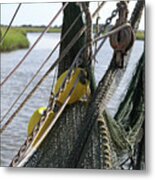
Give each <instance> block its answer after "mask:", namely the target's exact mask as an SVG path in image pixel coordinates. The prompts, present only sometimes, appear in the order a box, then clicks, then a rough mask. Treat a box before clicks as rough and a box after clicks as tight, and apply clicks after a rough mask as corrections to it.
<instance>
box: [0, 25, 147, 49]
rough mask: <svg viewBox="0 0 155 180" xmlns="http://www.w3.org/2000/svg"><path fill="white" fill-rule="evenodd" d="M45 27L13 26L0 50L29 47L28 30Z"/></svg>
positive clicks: (141, 35)
mask: <svg viewBox="0 0 155 180" xmlns="http://www.w3.org/2000/svg"><path fill="white" fill-rule="evenodd" d="M44 29H45V27H42V26H41V27H39V26H38V27H37V26H36V27H33V26H21V27H12V28H11V29H10V30H9V31H8V33H7V35H6V38H5V40H4V43H3V45H1V46H0V52H5V51H12V50H16V49H22V48H28V47H29V41H28V39H27V37H26V34H27V33H28V32H31V33H36V32H38V33H41V32H43V31H44ZM5 31H6V27H2V28H1V32H2V36H3V34H4V32H5ZM60 32H61V27H54V28H50V29H49V30H48V33H60ZM144 38H145V35H144V31H138V32H137V33H136V39H137V40H144Z"/></svg>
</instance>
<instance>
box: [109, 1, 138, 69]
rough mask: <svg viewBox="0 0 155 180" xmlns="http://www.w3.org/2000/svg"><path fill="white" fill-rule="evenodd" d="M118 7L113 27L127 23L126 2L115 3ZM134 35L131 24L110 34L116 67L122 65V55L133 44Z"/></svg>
mask: <svg viewBox="0 0 155 180" xmlns="http://www.w3.org/2000/svg"><path fill="white" fill-rule="evenodd" d="M117 6H118V9H119V18H118V19H117V21H116V24H115V26H114V27H113V29H115V28H117V27H118V26H120V25H122V24H124V23H127V15H128V10H127V3H126V2H124V1H121V2H120V3H118V4H117ZM134 40H135V35H134V32H133V30H132V27H131V26H128V27H126V28H124V29H122V30H120V31H118V32H116V33H114V34H112V35H111V36H110V45H111V46H112V48H113V49H114V55H113V61H114V64H115V66H116V67H118V68H123V67H124V56H125V55H126V53H127V51H128V50H129V49H130V48H131V47H132V46H133V43H134Z"/></svg>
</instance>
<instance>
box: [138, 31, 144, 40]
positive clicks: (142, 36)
mask: <svg viewBox="0 0 155 180" xmlns="http://www.w3.org/2000/svg"><path fill="white" fill-rule="evenodd" d="M136 39H137V40H144V39H145V34H144V31H138V32H137V33H136Z"/></svg>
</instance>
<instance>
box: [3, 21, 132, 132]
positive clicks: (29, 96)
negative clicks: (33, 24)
mask: <svg viewBox="0 0 155 180" xmlns="http://www.w3.org/2000/svg"><path fill="white" fill-rule="evenodd" d="M128 26H129V24H128V23H126V24H123V25H121V26H120V27H117V28H116V29H113V30H112V31H110V32H108V33H106V34H104V35H103V36H101V37H98V38H96V39H95V40H94V41H93V43H95V42H97V41H99V40H101V39H104V38H106V37H108V36H110V35H111V34H114V33H116V32H118V31H120V30H121V29H123V28H126V27H128ZM103 41H105V39H104V40H103ZM102 43H103V42H102ZM88 45H89V43H88V44H86V45H84V46H83V47H82V48H81V50H80V51H79V52H78V54H77V56H76V57H75V61H74V63H73V65H72V66H71V68H72V67H73V66H74V65H75V66H79V65H80V63H77V59H78V58H79V56H80V54H81V53H82V51H83V50H84V49H85V48H86V47H87V46H88ZM67 47H68V46H67ZM101 47H102V46H101V45H100V46H99V47H98V49H97V51H96V52H95V54H94V55H93V56H92V58H95V56H96V55H97V53H98V52H99V49H100V48H101ZM70 48H71V47H70ZM65 50H66V49H65ZM65 50H64V51H65ZM69 50H70V49H69ZM69 50H68V51H69ZM68 51H66V53H64V52H62V54H63V56H62V57H60V59H59V58H58V59H57V60H56V61H55V63H54V64H53V65H52V66H51V68H50V69H49V70H48V71H47V72H46V74H45V75H44V76H43V77H42V79H41V80H40V81H39V82H38V83H37V85H36V86H35V87H34V88H33V89H32V91H31V92H30V93H29V95H28V96H27V97H26V98H25V99H24V101H23V102H22V103H21V105H20V106H19V107H18V108H17V110H16V111H15V112H14V113H13V114H12V115H11V117H10V118H9V119H8V121H7V122H6V123H5V124H4V126H3V127H2V128H1V129H0V134H1V133H2V132H3V131H4V130H5V129H6V127H7V126H8V125H9V124H10V123H11V122H12V120H13V119H14V118H15V117H16V115H17V114H18V113H19V111H20V110H21V109H22V108H23V106H24V105H25V103H26V102H27V101H28V100H29V99H30V98H31V96H32V95H33V94H34V92H35V91H36V90H37V88H38V87H39V86H40V85H41V83H42V82H43V81H44V80H45V79H46V78H47V76H48V75H49V73H51V71H52V70H53V68H54V67H55V66H56V65H57V64H58V63H59V61H61V60H62V59H63V57H64V56H65V55H66V54H67V52H68ZM75 63H76V64H75ZM81 63H82V62H81Z"/></svg>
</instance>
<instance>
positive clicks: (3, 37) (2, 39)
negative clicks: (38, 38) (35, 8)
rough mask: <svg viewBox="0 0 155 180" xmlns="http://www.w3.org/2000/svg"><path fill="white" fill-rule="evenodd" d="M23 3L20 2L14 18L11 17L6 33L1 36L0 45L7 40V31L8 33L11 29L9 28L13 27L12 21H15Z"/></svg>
mask: <svg viewBox="0 0 155 180" xmlns="http://www.w3.org/2000/svg"><path fill="white" fill-rule="evenodd" d="M21 5H22V4H21V3H19V5H18V6H17V9H16V11H15V13H14V15H13V17H12V19H11V21H10V23H9V25H8V27H7V29H6V31H5V33H4V35H3V36H2V38H1V41H0V45H2V44H3V42H4V40H5V37H6V35H7V33H8V31H9V29H10V28H11V25H12V23H13V21H14V19H15V17H16V15H17V13H18V11H19V9H20V7H21Z"/></svg>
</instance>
